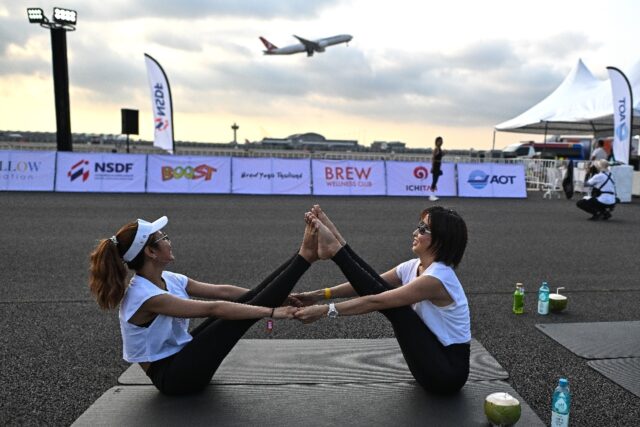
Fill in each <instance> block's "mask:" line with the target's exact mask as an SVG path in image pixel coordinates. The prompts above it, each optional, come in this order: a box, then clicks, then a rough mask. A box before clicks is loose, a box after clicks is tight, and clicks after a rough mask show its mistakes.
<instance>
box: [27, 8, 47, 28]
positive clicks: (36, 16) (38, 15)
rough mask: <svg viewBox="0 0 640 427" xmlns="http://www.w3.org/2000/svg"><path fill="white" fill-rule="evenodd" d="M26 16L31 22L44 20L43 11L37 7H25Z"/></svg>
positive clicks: (35, 22)
mask: <svg viewBox="0 0 640 427" xmlns="http://www.w3.org/2000/svg"><path fill="white" fill-rule="evenodd" d="M27 17H28V18H29V22H30V23H32V24H40V23H42V22H44V20H45V17H44V12H43V11H42V9H40V8H39V7H30V8H28V9H27Z"/></svg>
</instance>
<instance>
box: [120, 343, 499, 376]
mask: <svg viewBox="0 0 640 427" xmlns="http://www.w3.org/2000/svg"><path fill="white" fill-rule="evenodd" d="M507 378H509V374H508V373H507V372H506V371H505V370H504V369H503V368H502V367H501V366H500V364H498V362H497V361H496V360H495V359H494V358H493V357H492V356H491V355H490V354H489V352H487V350H486V349H485V348H484V347H483V346H482V345H481V344H480V343H479V342H478V341H475V340H472V341H471V370H470V374H469V380H470V381H479V380H500V379H507ZM412 380H413V377H412V376H411V373H410V372H409V369H408V368H407V364H406V363H405V361H404V358H403V357H402V353H401V351H400V347H399V346H398V342H397V341H396V340H395V339H394V338H385V339H329V340H266V339H262V340H261V339H243V340H240V341H239V342H238V344H237V345H236V346H235V347H234V349H233V350H232V351H231V352H230V353H229V355H228V356H227V357H226V359H225V360H224V362H223V363H222V364H221V365H220V368H218V371H217V372H216V374H215V375H214V376H213V379H212V380H211V383H212V384H316V383H361V382H367V383H371V382H376V383H382V382H386V383H390V382H405V381H412ZM118 382H119V383H120V384H128V385H150V384H151V381H150V380H149V377H147V375H146V374H145V373H144V371H143V370H142V369H141V368H140V366H139V365H138V364H134V365H132V366H131V367H130V368H128V369H127V370H126V371H125V372H124V373H123V374H122V375H121V376H120V378H119V379H118Z"/></svg>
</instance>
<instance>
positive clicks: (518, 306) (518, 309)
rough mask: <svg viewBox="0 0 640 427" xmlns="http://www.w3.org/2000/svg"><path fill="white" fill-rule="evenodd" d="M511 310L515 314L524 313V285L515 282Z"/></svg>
mask: <svg viewBox="0 0 640 427" xmlns="http://www.w3.org/2000/svg"><path fill="white" fill-rule="evenodd" d="M513 312H514V313H515V314H522V313H524V285H523V284H522V283H516V291H515V292H514V293H513Z"/></svg>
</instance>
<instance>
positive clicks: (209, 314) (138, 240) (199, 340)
mask: <svg viewBox="0 0 640 427" xmlns="http://www.w3.org/2000/svg"><path fill="white" fill-rule="evenodd" d="M168 221H169V220H168V219H167V217H166V216H163V217H161V218H159V219H158V220H156V221H154V222H148V221H145V220H142V219H139V220H137V221H135V222H131V223H129V224H126V225H124V226H123V227H122V228H120V230H118V232H117V233H116V234H115V235H114V236H112V237H110V238H108V239H102V240H101V241H100V242H99V243H98V245H97V247H96V248H95V250H94V251H93V252H92V253H91V260H90V268H89V288H90V289H91V292H92V293H93V295H94V296H95V298H96V301H97V302H98V305H99V306H100V307H101V308H103V309H114V308H116V307H118V306H119V310H120V313H119V318H120V331H121V333H122V343H123V346H122V347H123V348H122V350H123V357H124V359H125V360H126V361H127V362H130V363H139V364H140V366H141V367H142V369H143V370H144V371H145V372H146V374H147V376H148V377H149V378H150V379H151V381H152V382H153V384H154V385H155V386H156V388H157V389H158V390H160V391H161V392H162V393H164V394H168V395H182V394H188V393H194V392H197V391H200V390H202V389H203V388H204V387H205V386H206V385H207V384H209V381H210V380H211V378H212V376H213V374H214V373H215V372H216V370H217V369H218V367H219V366H220V364H221V363H222V361H223V360H224V358H225V357H226V356H227V354H228V353H229V352H230V351H231V349H232V348H233V347H234V346H235V345H236V343H237V342H238V340H239V339H240V338H241V337H242V336H243V335H244V333H245V332H246V331H247V330H248V329H249V328H250V327H251V326H252V325H253V324H254V323H255V322H256V321H257V320H258V319H262V318H265V317H270V318H272V319H292V318H293V316H294V313H295V311H296V310H297V308H296V307H280V305H281V304H283V303H284V302H285V301H286V300H287V297H288V295H289V293H290V292H291V290H292V289H293V286H294V285H295V284H296V282H297V281H298V279H299V278H300V277H301V276H302V274H304V272H305V271H307V269H308V268H309V266H310V265H311V263H313V262H314V261H316V260H317V242H316V239H317V232H316V230H315V228H314V227H313V226H312V225H311V224H309V223H307V226H306V229H305V233H304V238H303V241H302V245H301V247H300V250H299V251H298V252H297V253H296V254H295V255H294V256H293V257H291V258H290V259H289V260H287V261H286V262H285V263H284V264H282V265H281V266H280V267H279V268H278V269H276V270H275V271H274V272H273V273H272V274H271V275H270V276H269V277H267V278H266V279H265V280H264V281H263V282H262V283H261V284H260V285H258V286H257V287H255V288H253V289H251V290H249V289H245V288H242V287H239V286H233V285H223V284H215V285H214V284H209V283H203V282H199V281H196V280H194V279H191V278H189V277H187V276H184V275H182V274H177V273H172V272H170V271H167V270H165V268H166V267H167V265H168V264H170V263H171V262H173V260H174V256H173V252H172V248H171V240H169V236H167V235H166V234H164V233H163V232H162V231H160V230H162V229H163V228H164V227H165V226H166V225H167V223H168ZM212 265H215V263H212ZM127 269H129V270H132V271H133V272H135V274H134V275H133V277H132V278H131V281H130V282H129V283H128V284H127V283H126V278H127V275H128V271H127ZM191 297H196V298H200V299H204V300H193V299H191ZM207 300H215V301H207ZM195 317H202V318H207V319H206V320H205V321H204V322H203V323H202V324H200V325H199V326H198V327H197V328H195V329H194V330H193V331H191V332H189V331H188V327H189V318H195ZM256 357H259V355H256Z"/></svg>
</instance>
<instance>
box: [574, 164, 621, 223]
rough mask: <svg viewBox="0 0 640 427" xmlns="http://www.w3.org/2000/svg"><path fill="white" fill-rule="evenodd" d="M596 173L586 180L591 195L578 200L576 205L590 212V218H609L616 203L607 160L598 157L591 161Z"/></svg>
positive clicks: (614, 187) (614, 188)
mask: <svg viewBox="0 0 640 427" xmlns="http://www.w3.org/2000/svg"><path fill="white" fill-rule="evenodd" d="M593 166H595V168H596V169H597V171H598V173H596V174H595V175H593V176H592V177H591V178H589V180H588V181H587V183H586V184H587V185H588V186H590V187H592V188H591V196H590V197H585V198H584V199H582V200H578V202H577V203H576V206H578V207H579V208H580V209H582V210H583V211H585V212H588V213H590V214H591V217H590V218H589V219H590V220H598V219H604V220H607V219H609V218H611V210H612V209H613V207H614V206H615V204H616V184H615V182H613V178H612V177H611V171H610V170H609V162H608V161H606V160H604V159H600V160H595V161H594V162H593Z"/></svg>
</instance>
